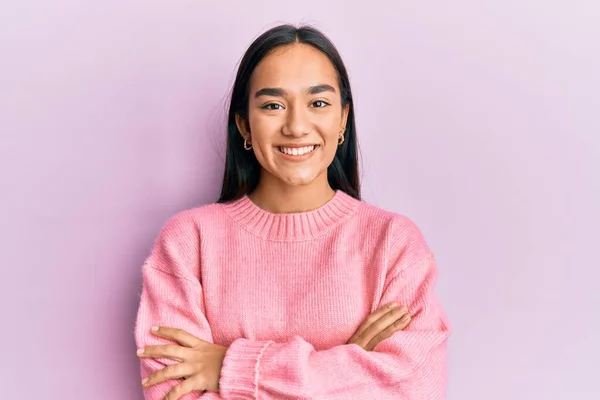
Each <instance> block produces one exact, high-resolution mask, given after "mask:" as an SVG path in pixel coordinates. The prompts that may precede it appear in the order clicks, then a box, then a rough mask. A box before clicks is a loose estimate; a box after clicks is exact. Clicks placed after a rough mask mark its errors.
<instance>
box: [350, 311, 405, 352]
mask: <svg viewBox="0 0 600 400" xmlns="http://www.w3.org/2000/svg"><path fill="white" fill-rule="evenodd" d="M407 313H408V309H407V308H406V307H394V308H393V309H391V310H389V311H388V312H387V313H384V314H383V315H381V314H375V313H373V315H381V317H380V318H379V319H377V320H375V321H370V322H371V323H370V325H368V326H366V327H365V328H364V329H363V330H362V332H360V333H358V332H357V333H356V334H355V335H354V342H356V343H358V344H360V345H361V346H364V345H366V344H367V343H369V342H370V341H371V339H373V337H374V336H375V335H376V334H378V333H379V332H381V331H382V330H384V329H385V328H387V327H388V326H390V324H393V323H394V321H396V320H397V319H398V318H400V317H402V316H403V315H404V314H407Z"/></svg>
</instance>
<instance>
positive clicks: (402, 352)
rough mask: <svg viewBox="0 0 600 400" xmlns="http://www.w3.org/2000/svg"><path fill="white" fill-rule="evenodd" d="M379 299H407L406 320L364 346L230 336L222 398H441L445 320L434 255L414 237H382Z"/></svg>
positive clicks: (299, 338)
mask: <svg viewBox="0 0 600 400" xmlns="http://www.w3.org/2000/svg"><path fill="white" fill-rule="evenodd" d="M390 244H391V246H392V247H393V248H392V249H390V255H389V257H390V262H392V264H393V265H392V266H391V267H390V269H389V271H388V274H387V276H386V279H385V285H384V289H383V293H382V296H381V299H380V301H379V303H380V304H379V305H378V307H379V306H381V305H383V304H386V303H389V302H392V301H397V302H398V303H399V304H402V305H406V306H408V308H409V310H410V312H411V315H412V320H411V323H410V324H409V326H408V327H407V328H406V329H405V330H404V331H400V332H396V333H394V334H393V335H392V337H390V338H388V339H386V340H384V341H383V342H381V343H380V344H378V345H377V346H376V347H375V349H374V350H373V351H365V350H364V349H362V348H361V347H360V346H358V345H356V344H351V345H340V346H335V347H333V348H331V349H327V350H320V351H317V350H315V348H314V347H313V346H312V345H311V344H310V343H307V342H306V341H305V340H303V339H302V338H301V337H298V336H296V337H293V338H292V340H289V341H288V342H285V343H276V342H273V341H252V340H247V339H238V340H236V341H234V342H233V343H232V345H231V346H230V347H229V349H228V351H227V354H226V356H225V360H224V363H223V370H222V371H221V381H220V393H221V396H223V397H224V398H226V399H261V400H262V399H284V398H294V399H353V400H354V399H361V398H362V399H380V400H386V399H395V400H424V399H427V400H442V399H444V398H445V386H446V341H447V338H448V335H449V326H448V323H447V319H446V316H445V315H444V312H443V310H442V307H441V305H440V303H439V301H438V300H437V298H436V296H435V293H434V286H435V281H436V276H437V267H436V262H435V259H434V257H433V255H432V254H431V253H429V252H428V249H427V246H426V245H425V244H424V241H423V240H422V239H421V238H420V237H419V236H417V237H416V238H415V237H412V238H410V237H408V238H407V237H406V234H405V233H403V234H402V235H398V239H392V240H391V241H390Z"/></svg>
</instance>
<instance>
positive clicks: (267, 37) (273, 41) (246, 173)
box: [218, 24, 360, 203]
mask: <svg viewBox="0 0 600 400" xmlns="http://www.w3.org/2000/svg"><path fill="white" fill-rule="evenodd" d="M292 43H304V44H308V45H311V46H313V47H315V48H316V49H318V50H320V51H321V52H323V54H325V55H326V56H327V57H328V58H329V60H330V61H331V63H332V64H333V66H334V67H335V69H336V70H337V74H338V83H339V87H340V91H341V97H342V107H344V106H346V105H349V107H350V110H349V113H348V120H347V122H346V131H345V134H344V138H345V140H344V143H343V144H342V145H341V146H338V149H337V151H336V153H335V158H334V159H333V162H332V163H331V165H330V166H329V167H328V168H327V179H328V181H329V185H330V186H331V187H332V188H333V189H334V190H342V191H344V192H345V193H347V194H348V195H350V196H352V197H354V198H356V199H358V200H360V177H359V171H358V143H357V139H356V125H355V121H354V104H353V102H352V92H351V90H350V80H349V79H348V73H347V71H346V67H345V66H344V63H343V61H342V58H341V57H340V54H339V53H338V51H337V49H336V48H335V46H334V45H333V43H332V42H331V41H330V40H329V39H328V38H327V37H326V36H325V35H324V34H323V33H322V32H320V31H319V30H317V29H315V28H313V27H309V26H300V27H295V26H293V25H288V24H286V25H280V26H277V27H275V28H271V29H269V30H268V31H266V32H265V33H263V34H262V35H260V36H259V37H258V38H257V39H256V40H254V42H253V43H252V44H251V45H250V47H248V50H246V53H245V54H244V57H243V58H242V60H241V62H240V66H239V68H238V71H237V75H236V77H235V83H234V85H233V89H232V92H231V102H230V105H229V114H228V117H227V146H226V158H225V172H224V175H223V185H222V188H221V196H220V197H219V200H218V202H219V203H225V202H228V201H232V200H237V199H239V198H240V197H242V196H244V195H246V194H250V193H251V192H252V191H254V189H256V187H257V185H258V181H259V179H260V169H261V167H260V164H259V162H258V160H257V159H256V156H255V155H254V152H253V151H247V150H244V140H243V138H242V135H241V134H240V132H239V130H238V128H237V125H236V122H235V115H236V114H239V115H240V116H241V117H243V118H244V119H248V100H249V99H248V96H249V87H250V77H251V75H252V72H253V71H254V69H255V68H256V66H257V65H258V63H259V62H260V61H261V60H262V59H263V58H264V57H265V56H266V55H268V54H269V53H270V52H271V51H272V50H273V49H275V48H277V47H279V46H285V45H289V44H292Z"/></svg>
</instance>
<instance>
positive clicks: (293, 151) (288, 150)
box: [277, 145, 319, 156]
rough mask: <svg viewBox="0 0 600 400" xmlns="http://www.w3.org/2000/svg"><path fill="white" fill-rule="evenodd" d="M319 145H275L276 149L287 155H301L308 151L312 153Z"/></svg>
mask: <svg viewBox="0 0 600 400" xmlns="http://www.w3.org/2000/svg"><path fill="white" fill-rule="evenodd" d="M317 147H319V146H315V145H313V146H305V147H277V149H278V150H279V151H280V152H281V153H283V154H287V155H289V156H303V155H305V154H308V153H312V152H313V151H315V149H316V148H317Z"/></svg>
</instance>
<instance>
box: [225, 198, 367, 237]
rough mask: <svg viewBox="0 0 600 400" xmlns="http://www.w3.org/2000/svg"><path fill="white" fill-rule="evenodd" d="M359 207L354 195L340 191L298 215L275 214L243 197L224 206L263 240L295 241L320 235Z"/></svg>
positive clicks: (238, 221)
mask: <svg viewBox="0 0 600 400" xmlns="http://www.w3.org/2000/svg"><path fill="white" fill-rule="evenodd" d="M359 204H360V201H359V200H356V199H355V198H353V197H352V196H350V195H348V194H346V193H345V192H343V191H341V190H337V191H336V192H335V195H334V196H333V198H332V199H331V200H329V201H328V202H327V203H325V204H324V205H322V206H321V207H319V208H317V209H315V210H311V211H306V212H299V213H272V212H269V211H266V210H263V209H262V208H260V207H258V206H257V205H256V204H254V203H253V202H252V200H250V198H249V197H248V196H244V197H242V198H240V199H238V200H235V201H233V202H230V203H226V204H223V207H224V209H225V211H226V212H227V214H229V216H230V217H231V218H232V219H233V220H234V221H236V222H237V223H238V224H239V225H241V226H242V227H244V228H245V229H246V230H248V231H250V232H252V233H254V234H255V235H258V236H260V237H262V238H264V239H269V240H280V241H288V240H290V241H294V240H306V239H310V238H314V237H316V236H319V235H321V234H323V233H325V232H326V231H328V230H330V229H332V228H333V227H335V226H336V225H338V224H339V223H341V222H342V221H344V220H345V219H347V218H348V217H350V216H351V215H352V214H354V212H355V211H356V209H357V208H358V205H359Z"/></svg>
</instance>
